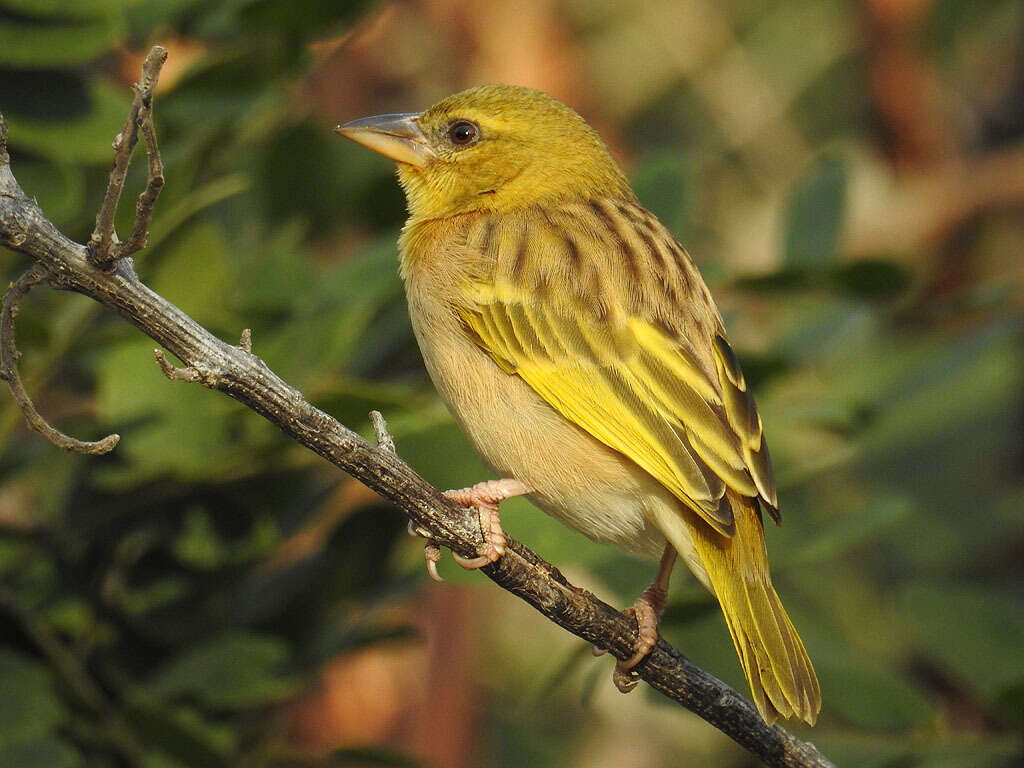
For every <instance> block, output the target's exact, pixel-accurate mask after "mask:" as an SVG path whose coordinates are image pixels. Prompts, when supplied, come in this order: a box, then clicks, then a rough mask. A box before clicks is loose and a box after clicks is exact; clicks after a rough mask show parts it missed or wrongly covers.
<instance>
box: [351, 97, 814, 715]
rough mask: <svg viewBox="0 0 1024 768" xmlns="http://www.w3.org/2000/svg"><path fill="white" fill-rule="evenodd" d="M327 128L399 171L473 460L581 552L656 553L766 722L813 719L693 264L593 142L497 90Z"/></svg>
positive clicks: (745, 437)
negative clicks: (520, 491) (726, 638)
mask: <svg viewBox="0 0 1024 768" xmlns="http://www.w3.org/2000/svg"><path fill="white" fill-rule="evenodd" d="M382 120H383V122H381V121H382ZM385 124H386V126H387V127H386V128H383V127H382V126H384V125H385ZM343 132H345V133H346V134H347V135H350V136H351V137H352V138H355V139H356V140H357V141H361V143H364V144H366V145H367V146H370V147H371V148H373V149H376V150H377V151H380V152H382V153H384V154H386V155H388V156H391V157H394V158H395V159H397V160H399V161H400V162H399V178H400V181H401V183H402V186H403V187H404V189H405V190H406V194H407V198H408V202H409V211H410V218H409V221H408V223H407V225H406V228H405V230H404V231H403V235H402V240H401V253H402V265H401V268H402V275H403V278H404V279H405V283H406V290H407V295H408V298H409V307H410V314H411V317H412V320H413V327H414V330H415V331H416V335H417V339H418V341H419V343H420V347H421V349H422V351H423V355H424V360H425V362H426V365H427V369H428V371H429V372H430V374H431V377H432V378H433V380H434V382H435V384H436V386H437V387H438V390H439V391H440V393H441V395H442V396H443V397H444V399H445V400H446V402H447V403H448V405H449V407H450V408H451V410H452V413H453V414H454V416H455V417H456V419H457V420H458V421H459V423H460V424H461V425H462V427H463V429H464V430H465V431H466V433H467V435H468V436H469V438H470V440H471V441H472V442H473V443H474V445H475V446H476V447H477V449H478V450H479V451H480V453H481V455H482V456H483V458H484V459H485V461H487V462H488V464H490V465H491V467H492V468H493V469H494V470H495V471H497V472H499V473H501V475H502V476H504V477H508V478H515V479H516V480H518V481H521V482H522V483H525V484H526V486H528V487H529V488H530V490H531V493H530V496H531V498H532V499H533V500H534V501H535V502H536V503H537V504H538V505H540V506H541V507H542V508H543V509H545V510H546V511H548V512H549V513H551V514H553V515H554V516H556V517H558V518H559V519H561V520H563V521H564V522H566V523H568V524H569V525H571V526H573V527H575V528H577V529H579V530H581V531H582V532H584V533H586V534H587V535H590V536H592V537H594V538H596V539H600V540H607V541H612V542H614V543H617V544H619V545H620V546H623V547H624V548H626V549H628V550H631V551H634V552H640V553H645V554H656V553H657V552H658V551H659V550H660V549H661V547H662V546H663V544H664V542H665V541H666V540H667V541H668V542H669V544H670V545H671V546H672V547H673V548H674V549H675V550H676V551H677V552H678V553H679V555H680V556H681V557H682V558H683V560H684V561H686V563H687V565H689V567H690V568H691V570H692V571H693V572H694V573H695V574H696V575H697V577H698V578H699V579H700V580H701V581H702V582H703V583H704V584H705V585H706V586H707V587H708V589H710V590H711V591H712V592H713V593H714V594H715V595H716V597H717V598H718V600H719V602H720V603H721V605H722V610H723V613H724V614H725V618H726V623H727V624H728V627H729V631H730V633H731V635H732V638H733V641H734V643H735V645H736V650H737V653H738V655H739V658H740V662H741V664H742V666H743V669H744V672H745V674H746V677H747V680H748V682H749V683H750V687H751V691H752V692H753V696H754V701H755V703H756V704H757V706H758V708H759V710H760V711H761V713H762V715H763V716H764V717H765V719H766V720H768V721H769V722H770V721H771V720H773V719H774V717H775V716H776V715H778V714H781V715H783V716H790V715H796V716H798V717H800V718H802V719H804V720H806V721H807V722H810V723H813V722H814V720H815V718H816V716H817V713H818V711H819V709H820V691H819V689H818V682H817V679H816V677H815V674H814V670H813V668H812V666H811V663H810V660H809V659H808V657H807V654H806V652H805V650H804V647H803V644H802V642H801V641H800V638H799V636H798V635H797V633H796V630H795V629H794V628H793V625H792V623H791V622H790V620H789V618H788V616H787V615H786V613H785V611H784V609H783V608H782V605H781V603H780V601H779V598H778V596H777V595H776V593H775V590H774V588H773V587H772V584H771V580H770V577H769V573H768V561H767V555H766V553H765V548H764V535H763V529H762V519H761V512H760V509H759V501H758V500H759V499H760V502H761V503H763V504H764V505H765V507H766V508H767V509H768V510H769V512H770V513H771V514H772V515H773V516H777V512H776V509H777V506H778V501H777V498H776V492H775V485H774V479H773V477H772V470H771V463H770V460H769V457H768V451H767V445H766V443H765V441H764V438H763V435H762V424H761V419H760V417H759V416H758V414H757V410H756V407H755V406H754V401H753V399H752V397H751V396H750V393H749V392H748V391H747V387H746V383H745V381H744V379H743V375H742V372H741V370H740V368H739V364H738V362H737V361H736V358H735V356H734V355H733V352H732V350H731V348H730V347H729V344H728V342H727V341H726V338H725V330H724V327H723V324H722V320H721V317H720V316H719V314H718V311H717V309H716V308H715V306H714V302H713V301H712V299H711V296H710V293H709V292H708V289H707V287H706V285H705V284H704V282H703V280H702V279H701V277H700V275H699V273H698V272H697V269H696V267H695V266H694V264H693V262H692V261H691V260H690V258H689V256H688V255H687V254H686V252H685V251H684V250H683V248H682V247H681V246H680V245H679V243H678V242H676V240H675V239H674V238H673V237H672V235H671V234H670V233H669V232H668V231H667V230H666V229H665V228H664V227H663V226H662V225H661V223H660V222H659V221H658V220H657V219H656V218H655V217H654V216H653V215H651V214H650V213H649V212H648V211H646V210H645V209H644V208H642V207H641V206H640V205H639V203H638V202H637V201H636V199H635V197H634V196H633V193H632V192H631V191H630V189H629V186H628V183H627V182H626V180H625V177H624V176H623V175H622V173H621V172H620V171H619V169H618V167H617V166H616V164H615V163H614V161H613V160H612V158H611V157H610V155H609V154H608V152H607V150H606V148H605V147H604V145H603V143H602V142H601V140H600V138H598V137H597V134H596V133H594V131H593V130H592V129H590V128H589V126H587V125H586V123H585V122H583V120H582V119H581V118H580V117H579V116H578V115H576V114H575V113H574V112H572V110H570V109H568V108H567V107H565V106H564V105H562V104H560V103H558V102H557V101H555V100H554V99H551V98H550V97H548V96H545V95H544V94H540V93H538V92H536V91H529V90H526V89H521V88H515V87H511V86H486V87H483V88H477V89H472V90H470V91H466V92H464V93H461V94H456V95H455V96H453V97H450V98H449V99H446V100H445V101H443V102H441V103H440V104H438V105H436V106H434V107H432V108H431V109H429V110H427V111H426V112H425V113H423V114H422V115H417V116H408V115H406V116H386V117H385V118H380V119H377V122H376V123H374V122H373V121H372V120H367V121H356V122H355V123H352V124H349V126H346V127H345V128H344V129H343ZM467 136H468V138H467ZM463 139H465V141H463ZM669 562H671V561H669ZM665 577H666V580H667V573H666V574H665Z"/></svg>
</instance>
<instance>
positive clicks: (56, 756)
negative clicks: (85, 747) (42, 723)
mask: <svg viewBox="0 0 1024 768" xmlns="http://www.w3.org/2000/svg"><path fill="white" fill-rule="evenodd" d="M81 765H83V763H82V756H81V755H80V754H78V752H77V751H75V749H74V748H73V747H71V745H69V744H68V743H67V742H65V741H63V740H62V739H59V738H57V737H55V736H51V737H47V738H42V739H38V740H36V741H30V742H21V743H18V744H11V745H7V746H0V768H78V766H81Z"/></svg>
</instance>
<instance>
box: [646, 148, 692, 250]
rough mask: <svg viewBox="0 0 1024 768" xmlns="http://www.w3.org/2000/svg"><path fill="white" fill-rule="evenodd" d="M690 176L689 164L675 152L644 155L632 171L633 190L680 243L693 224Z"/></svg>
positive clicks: (681, 155) (690, 168) (686, 237)
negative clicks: (645, 156)
mask: <svg viewBox="0 0 1024 768" xmlns="http://www.w3.org/2000/svg"><path fill="white" fill-rule="evenodd" d="M692 179H693V168H692V163H691V162H690V161H689V159H688V158H687V157H686V156H685V155H683V154H681V153H679V152H660V153H657V154H655V155H652V156H650V157H647V158H644V160H643V162H642V163H641V164H640V165H639V166H638V167H637V168H636V170H635V171H634V172H633V174H632V183H633V191H634V192H636V196H637V197H638V198H639V199H640V202H642V203H643V204H644V205H645V206H646V207H647V208H648V209H649V210H650V211H651V212H652V213H653V214H654V215H655V216H657V217H658V219H659V220H660V221H662V222H663V223H664V224H665V226H667V227H668V228H669V230H670V231H671V232H672V234H674V235H675V236H676V238H677V239H678V240H681V241H683V242H685V241H686V240H688V239H689V235H690V233H691V229H692V226H693V224H692V218H691V215H690V214H691V211H692V210H693V208H694V203H693V200H692V199H691V198H692V195H693V192H692V188H693V184H692Z"/></svg>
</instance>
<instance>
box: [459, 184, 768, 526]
mask: <svg viewBox="0 0 1024 768" xmlns="http://www.w3.org/2000/svg"><path fill="white" fill-rule="evenodd" d="M630 205H632V204H630ZM622 210H623V209H622V207H621V205H619V206H611V205H601V204H596V203H589V204H587V205H583V206H579V207H578V208H576V209H573V210H568V209H567V210H564V211H561V212H560V213H559V215H558V216H557V217H552V216H551V215H550V214H549V215H537V216H536V217H535V218H534V219H533V220H532V221H528V222H518V223H517V227H518V228H519V231H524V232H530V233H533V234H532V236H527V235H524V236H523V237H515V238H511V237H503V236H500V237H499V236H493V237H492V236H488V235H486V234H485V236H484V238H483V242H482V243H480V244H479V245H476V247H479V248H481V250H487V251H488V252H489V253H490V254H494V256H495V270H496V272H497V273H498V274H499V276H500V277H499V278H498V279H495V280H493V281H491V282H486V281H480V282H476V283H474V284H473V285H472V286H467V291H466V293H467V295H468V296H470V297H471V301H470V303H469V306H468V307H467V308H466V309H465V310H463V311H462V317H463V320H464V322H465V323H466V326H467V327H468V328H469V330H470V331H471V332H472V334H473V336H474V337H475V340H476V342H477V343H478V344H479V345H480V346H481V347H482V348H483V349H484V350H486V351H487V352H488V354H489V355H490V356H491V357H492V358H493V359H494V360H495V362H496V363H497V364H498V365H499V366H501V368H502V369H503V370H505V371H506V372H508V373H512V374H516V375H518V376H520V377H521V378H522V379H523V380H524V381H525V382H526V383H527V384H529V385H530V386H531V387H532V388H533V389H534V390H536V391H537V393H538V394H539V395H540V396H541V397H542V398H544V400H546V401H547V402H548V403H549V404H550V405H551V406H552V407H553V408H555V410H557V411H558V412H559V413H561V414H562V415H563V416H564V417H565V418H567V419H569V420H570V421H572V422H574V423H575V424H576V425H578V426H579V427H581V428H582V429H584V430H586V431H587V432H589V433H590V434H591V435H593V436H594V437H595V438H596V439H598V440H600V441H601V442H603V443H604V444H605V445H607V446H609V447H610V448H612V449H614V450H616V451H619V452H620V453H622V454H624V455H625V456H627V457H629V458H630V459H631V460H633V461H634V462H636V464H638V465H639V466H640V467H642V468H643V469H644V470H646V471H647V472H649V473H650V474H651V475H652V476H653V477H654V478H655V479H657V480H658V481H659V482H660V483H662V484H663V485H664V486H665V487H666V488H667V489H668V490H669V491H671V492H672V493H673V494H674V495H675V496H677V497H678V498H679V499H681V500H682V501H683V502H685V503H686V504H687V505H688V506H690V507H691V508H692V509H693V510H694V511H696V512H697V513H698V514H700V515H701V516H702V517H703V518H704V519H705V520H707V522H708V523H710V524H711V525H712V526H713V527H714V528H715V529H717V530H719V531H720V532H723V533H726V534H729V533H731V531H732V524H733V519H732V510H731V509H730V505H729V504H723V503H722V499H723V497H724V495H725V491H726V488H727V487H728V488H731V489H732V490H733V491H735V492H736V493H739V494H742V495H743V496H747V497H756V496H761V497H762V498H763V499H764V500H765V502H767V504H768V505H770V507H771V508H772V509H771V510H770V511H772V512H773V513H774V507H776V506H777V501H776V496H775V484H774V480H773V478H772V471H771V464H770V460H769V458H768V451H767V445H766V444H765V443H764V439H763V435H762V426H761V419H760V417H759V416H758V414H757V409H756V407H755V406H754V402H753V399H752V398H751V396H750V394H749V393H748V392H747V388H746V382H745V380H744V379H743V373H742V371H741V370H740V368H739V364H738V362H737V360H736V357H735V355H734V354H733V352H732V349H731V348H730V347H729V345H728V343H727V342H726V341H725V339H724V337H723V336H722V335H721V333H722V331H721V319H720V318H719V317H718V314H717V311H716V310H715V309H714V307H713V305H710V303H709V302H710V299H708V298H707V293H706V290H705V291H699V292H696V293H695V292H694V291H692V290H691V291H689V292H686V291H683V293H685V295H687V296H688V297H690V298H692V301H688V302H687V303H686V304H685V305H679V304H678V302H675V301H673V302H672V304H671V305H669V306H654V305H653V303H655V302H658V301H661V302H665V301H667V298H666V297H670V296H673V295H679V293H680V291H681V290H682V288H681V286H675V287H674V288H672V287H671V286H668V285H667V284H666V283H665V281H666V280H669V279H670V278H672V276H675V277H677V278H679V280H681V281H683V282H684V283H685V284H686V285H687V286H691V285H692V284H694V282H695V280H696V281H699V276H696V270H695V268H694V267H693V265H692V264H691V263H689V261H688V259H686V260H685V262H683V263H679V264H673V265H671V269H669V270H665V269H663V268H662V265H663V263H664V259H665V254H666V253H671V252H676V251H677V252H679V253H682V251H681V249H679V248H678V247H677V248H671V247H669V246H668V245H666V246H665V247H663V248H661V250H658V246H657V245H656V244H655V242H656V240H657V239H658V238H657V237H654V236H653V235H652V233H653V234H656V235H658V237H668V238H671V236H670V235H668V233H667V232H661V233H659V232H656V231H655V230H654V227H655V225H656V224H657V222H656V220H655V219H653V217H650V215H649V214H646V215H640V214H636V213H635V212H629V211H627V213H628V214H629V215H626V213H623V212H622ZM588 216H589V219H595V220H594V221H590V220H589V219H588ZM640 221H642V222H644V223H643V226H644V227H645V228H646V230H645V231H643V232H640V233H639V235H637V236H633V233H634V232H635V231H636V227H637V226H638V224H637V222H640ZM555 222H557V223H555ZM574 226H577V227H578V232H576V231H574V230H573V227H574ZM657 226H660V225H657ZM555 227H557V228H558V230H559V231H557V232H556V231H552V230H553V228H555ZM609 227H614V231H615V232H616V233H619V236H617V237H615V238H613V242H611V243H609V242H607V241H597V239H596V238H595V237H593V236H592V233H594V232H601V231H602V230H608V229H609ZM496 229H497V230H498V231H499V233H500V232H501V231H503V227H491V228H489V229H487V230H486V232H491V233H493V232H494V231H495V230H496ZM528 240H532V241H533V242H535V243H539V244H540V245H539V246H537V247H533V246H526V245H525V243H527V241H528ZM598 242H601V246H600V247H599V246H597V243H598ZM553 243H558V244H559V247H558V248H555V247H554V246H553V245H552V244H553ZM670 243H674V241H670ZM640 248H646V249H648V250H650V249H654V251H656V252H644V251H639V250H638V249H640ZM683 258H684V259H685V254H684V255H683ZM558 259H564V260H566V263H564V264H563V263H557V260H558ZM553 260H554V261H555V262H556V263H552V262H553ZM659 270H660V272H659ZM616 271H618V272H619V277H621V278H623V279H622V280H615V279H608V277H609V276H614V275H615V272H616ZM582 275H587V276H589V277H588V278H587V279H586V280H584V279H582V277H581V276H582ZM666 275H668V277H666ZM574 276H575V277H574ZM637 281H655V282H656V285H654V286H653V287H651V289H650V290H646V289H644V286H643V285H639V286H638V285H637V284H636V283H637ZM620 283H625V284H624V286H623V287H622V288H619V289H616V288H615V287H614V286H617V285H619V284H620ZM585 284H586V285H592V284H599V285H601V286H602V289H601V290H599V291H597V292H596V293H599V294H600V295H599V296H589V295H588V291H587V290H584V288H583V286H584V285H585ZM700 285H701V286H702V285H703V284H702V283H700ZM670 288H671V289H670ZM649 297H654V298H649ZM645 301H649V302H651V303H652V305H651V306H647V305H645V303H644V302H645ZM702 302H703V303H702ZM666 318H669V319H673V320H674V321H675V322H674V323H668V322H666ZM709 329H711V330H709ZM695 337H696V338H695Z"/></svg>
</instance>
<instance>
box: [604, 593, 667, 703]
mask: <svg viewBox="0 0 1024 768" xmlns="http://www.w3.org/2000/svg"><path fill="white" fill-rule="evenodd" d="M665 598H666V593H665V590H662V589H658V588H657V587H655V586H653V585H652V586H650V587H648V588H647V589H646V590H644V593H643V594H642V595H640V597H638V598H637V601H636V602H635V603H633V606H632V607H631V608H628V609H627V610H626V613H632V614H633V615H634V616H635V617H636V634H637V638H636V644H635V645H634V646H633V655H632V656H630V657H629V658H628V659H625V660H624V661H620V662H618V663H617V664H616V665H615V671H614V672H612V682H613V683H615V687H616V688H618V689H619V690H620V691H622V693H629V692H630V691H632V690H633V689H634V688H636V686H637V684H638V683H639V682H640V679H639V678H637V677H634V675H633V667H635V666H636V665H637V664H639V663H640V662H641V661H643V660H644V657H645V656H646V655H647V654H649V653H650V652H651V651H652V650H653V649H654V646H656V645H657V644H658V621H659V620H660V619H661V614H662V612H663V611H664V610H665Z"/></svg>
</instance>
